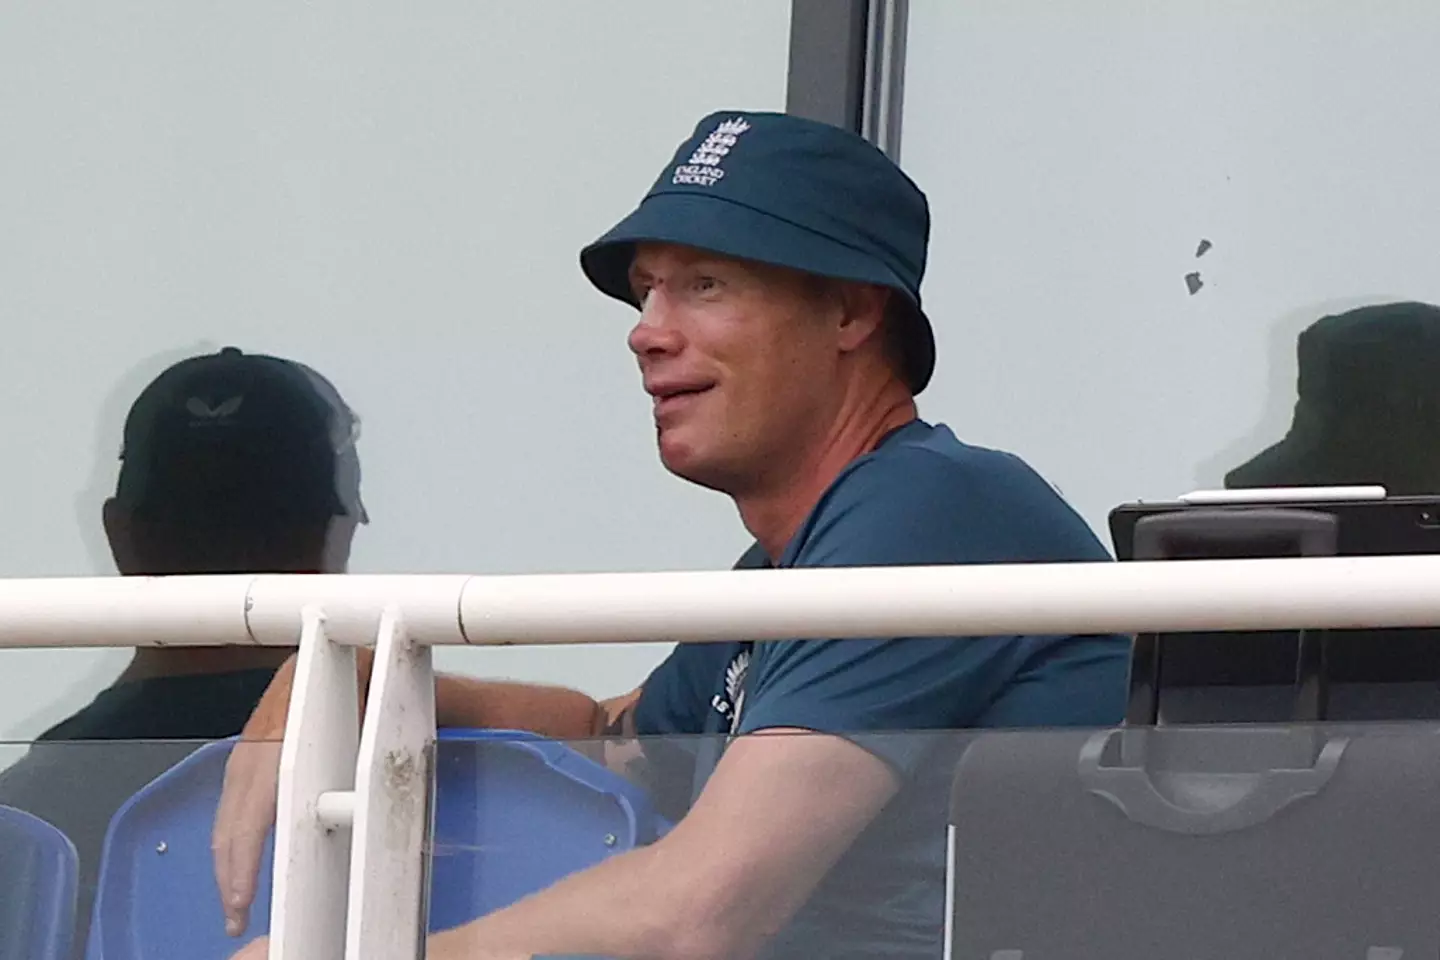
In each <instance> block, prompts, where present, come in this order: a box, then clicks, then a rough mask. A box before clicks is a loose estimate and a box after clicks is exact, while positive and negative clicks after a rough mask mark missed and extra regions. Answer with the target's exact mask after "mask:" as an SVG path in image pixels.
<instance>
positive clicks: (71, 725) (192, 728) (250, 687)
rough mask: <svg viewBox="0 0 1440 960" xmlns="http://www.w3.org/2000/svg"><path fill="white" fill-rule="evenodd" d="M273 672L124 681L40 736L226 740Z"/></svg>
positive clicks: (50, 738) (236, 730) (52, 738)
mask: <svg viewBox="0 0 1440 960" xmlns="http://www.w3.org/2000/svg"><path fill="white" fill-rule="evenodd" d="M273 676H274V671H273V670H269V669H261V670H236V671H230V672H226V673H198V674H186V675H179V676H158V677H147V678H141V679H134V680H126V681H122V682H119V683H116V684H114V685H112V686H110V687H107V688H106V689H104V690H102V691H100V693H99V694H97V695H96V697H95V699H94V700H92V701H91V702H90V703H89V704H87V705H86V706H84V707H82V708H81V709H80V710H77V711H76V712H75V713H74V714H72V715H70V716H69V717H67V718H66V719H64V720H62V721H60V722H59V723H58V724H56V725H55V726H53V727H51V728H50V729H49V730H47V731H45V733H43V734H41V735H40V737H39V738H38V739H39V740H40V741H42V742H54V741H65V740H219V739H223V738H225V737H229V736H233V735H234V734H237V733H239V732H240V728H241V727H242V726H244V723H245V720H246V718H247V717H249V715H250V712H251V711H252V710H254V708H255V704H256V703H257V702H258V701H259V699H260V696H261V694H263V693H264V692H265V687H266V686H267V685H268V684H269V682H270V679H271V678H272V677H273Z"/></svg>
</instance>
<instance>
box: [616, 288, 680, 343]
mask: <svg viewBox="0 0 1440 960" xmlns="http://www.w3.org/2000/svg"><path fill="white" fill-rule="evenodd" d="M675 320H676V318H675V315H674V311H673V310H672V309H671V307H670V305H669V304H668V303H667V302H666V298H665V294H664V293H663V292H662V291H660V290H651V291H650V293H649V294H648V295H647V296H646V297H645V303H644V305H643V306H642V307H641V308H640V319H639V320H638V321H637V322H636V324H635V326H634V328H633V329H631V331H630V336H629V338H628V343H629V344H630V350H631V352H632V353H634V354H635V356H637V357H641V358H644V357H647V356H649V357H655V356H663V355H673V354H676V353H679V352H680V348H681V346H682V345H683V344H684V338H683V337H682V336H681V333H680V329H679V325H678V324H677V323H676V322H675Z"/></svg>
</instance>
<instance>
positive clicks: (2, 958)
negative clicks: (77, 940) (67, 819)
mask: <svg viewBox="0 0 1440 960" xmlns="http://www.w3.org/2000/svg"><path fill="white" fill-rule="evenodd" d="M79 873H80V859H79V857H78V856H77V855H76V853H75V845H74V844H73V843H71V842H70V839H69V838H68V837H66V836H65V834H63V833H61V832H60V831H59V830H57V829H56V828H55V827H53V826H51V825H50V824H49V823H47V822H45V821H44V820H41V819H40V818H39V817H36V816H32V815H31V814H28V813H26V812H24V811H23V810H16V809H15V808H14V807H5V806H0V960H64V958H65V957H66V955H67V954H68V953H69V952H70V937H71V934H72V932H73V930H74V927H75V895H76V884H77V883H78V877H79Z"/></svg>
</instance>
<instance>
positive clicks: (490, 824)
mask: <svg viewBox="0 0 1440 960" xmlns="http://www.w3.org/2000/svg"><path fill="white" fill-rule="evenodd" d="M436 783H437V787H438V789H437V797H436V800H437V802H436V809H435V824H434V831H433V838H434V840H433V848H432V849H433V853H434V856H433V858H432V860H431V870H432V875H431V885H430V889H431V896H430V925H431V928H432V929H436V930H443V929H447V928H449V927H453V926H456V925H458V924H461V923H464V922H465V921H467V920H471V919H473V918H475V917H478V916H482V915H484V914H486V913H490V912H492V911H494V910H498V909H500V908H502V907H505V906H508V905H510V904H512V903H514V902H515V901H517V900H519V899H520V898H521V897H524V896H526V895H528V894H531V893H534V892H536V891H538V890H542V889H544V888H545V887H547V886H549V885H550V884H552V883H554V882H556V881H557V880H560V879H562V878H563V877H565V876H567V875H569V874H571V873H574V872H576V871H579V870H583V869H585V868H586V867H590V866H593V865H595V864H597V863H599V862H600V861H602V860H604V859H606V858H607V857H610V856H614V855H615V854H617V853H621V852H623V851H625V850H630V849H633V848H635V847H637V846H643V845H644V844H648V843H651V842H653V841H654V840H655V839H656V838H657V837H658V836H659V835H660V834H662V833H663V832H664V831H665V829H666V828H667V825H666V824H665V823H664V822H663V821H662V820H661V819H660V817H659V816H658V815H657V814H656V813H655V811H654V809H653V807H652V806H651V804H650V801H649V799H648V797H647V796H646V794H645V792H644V791H643V790H641V789H639V788H638V787H636V786H635V785H634V784H632V783H630V782H629V781H627V780H626V779H625V778H624V777H621V776H619V775H618V774H616V773H613V772H612V771H610V770H608V769H606V768H605V767H603V766H601V765H600V764H598V763H595V762H594V761H592V760H590V759H589V758H587V757H585V756H583V755H582V754H580V753H578V752H577V751H575V750H573V749H571V748H569V747H567V746H565V745H563V744H559V743H555V742H554V741H549V740H545V739H543V738H541V737H537V736H535V735H533V734H528V733H518V732H515V731H480V730H443V731H441V733H440V740H439V744H438V750H437V761H436Z"/></svg>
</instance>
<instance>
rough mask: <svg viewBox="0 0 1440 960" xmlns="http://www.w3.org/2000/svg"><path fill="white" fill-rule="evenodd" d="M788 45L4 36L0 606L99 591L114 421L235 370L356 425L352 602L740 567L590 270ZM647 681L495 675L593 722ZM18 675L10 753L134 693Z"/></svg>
mask: <svg viewBox="0 0 1440 960" xmlns="http://www.w3.org/2000/svg"><path fill="white" fill-rule="evenodd" d="M789 16H790V4H789V3H788V2H785V0H729V2H725V3H715V2H705V3H694V2H691V3H686V2H676V0H627V2H625V3H624V4H594V3H586V2H578V0H571V2H553V0H552V2H547V3H459V2H441V3H436V4H425V5H424V6H423V7H412V6H408V5H407V6H404V7H396V6H393V5H389V4H380V3H365V2H362V3H354V4H320V5H313V6H310V7H307V8H304V9H299V8H296V7H295V6H294V5H292V4H289V3H283V2H281V3H277V2H257V3H247V4H243V5H240V6H236V7H235V8H233V9H231V10H229V11H227V12H224V13H220V12H217V11H216V10H214V9H202V7H201V6H199V5H196V4H193V3H190V2H186V0H156V2H154V3H152V4H148V5H147V7H146V10H145V11H144V12H143V13H135V12H133V11H132V12H121V11H120V10H119V9H118V8H116V7H114V6H112V5H110V4H107V3H104V2H90V3H82V4H79V5H76V6H73V7H71V8H70V9H69V10H67V11H66V12H64V13H63V14H62V13H60V12H59V11H58V10H57V9H55V8H52V7H50V6H49V5H44V4H41V5H26V4H0V117H4V136H3V140H4V148H3V149H0V211H3V218H4V222H5V223H6V225H7V227H6V229H5V230H4V231H3V233H0V327H3V329H4V330H5V331H6V333H5V347H4V349H3V350H0V379H3V381H4V382H5V384H6V385H7V387H6V389H7V395H8V396H10V397H13V398H17V400H18V398H23V401H20V402H15V403H11V404H7V405H6V406H5V408H4V410H3V411H0V437H3V438H4V441H5V444H6V446H7V448H8V449H10V450H12V451H25V453H24V455H23V456H20V455H16V456H12V457H9V458H7V460H6V468H5V470H4V471H3V472H0V502H3V503H4V504H6V505H7V507H8V509H7V510H5V542H6V544H7V545H8V547H9V548H8V549H6V550H5V551H3V552H0V575H3V576H46V575H52V576H69V575H77V574H86V575H107V574H110V573H111V572H112V571H113V570H114V569H115V564H114V562H113V559H114V557H113V555H112V554H113V553H114V547H115V544H112V542H110V539H109V538H108V537H107V533H112V532H113V531H112V530H107V528H106V527H105V525H104V524H102V517H101V511H102V507H103V504H104V502H105V500H106V498H107V497H108V496H110V495H111V494H112V493H114V491H115V489H116V476H117V472H118V470H119V466H120V463H119V460H118V459H117V457H118V454H119V451H120V447H121V431H122V424H123V422H124V420H125V418H126V414H127V412H128V410H129V408H130V406H131V404H132V403H133V401H134V400H135V399H136V397H137V395H138V394H139V393H140V391H141V389H142V388H143V387H144V386H146V384H147V383H148V382H149V381H150V380H151V378H153V377H154V376H156V375H157V374H158V373H159V372H160V371H161V370H162V369H164V368H165V367H166V366H168V365H169V364H171V363H173V362H176V361H178V360H180V359H182V358H185V357H189V356H193V355H197V354H202V353H208V352H213V351H215V350H218V349H219V348H220V347H222V346H225V345H234V346H236V347H239V348H240V349H242V350H246V351H254V352H261V353H269V354H274V355H278V356H281V357H285V358H288V359H294V360H298V361H300V362H303V363H306V364H308V365H310V366H311V367H313V368H314V369H315V370H316V371H317V372H318V373H320V374H322V375H323V376H325V377H326V378H328V379H329V380H331V381H332V382H333V383H334V385H335V387H336V388H337V390H338V392H339V393H340V394H341V395H342V396H343V397H344V399H345V401H346V402H347V403H348V405H349V406H350V407H352V408H353V410H354V411H355V413H356V414H357V415H358V416H359V418H360V421H361V424H362V429H361V433H360V437H359V441H358V448H359V456H360V460H361V466H362V468H363V497H364V502H365V506H366V507H367V508H368V513H369V518H370V521H371V522H370V523H369V524H368V525H366V526H363V527H362V528H361V529H359V530H358V531H357V532H356V533H355V536H354V541H353V551H352V553H351V557H350V569H352V570H354V571H356V572H363V573H376V572H379V573H445V572H465V573H485V572H505V573H511V572H515V573H520V572H564V571H575V570H623V569H630V570H637V569H665V568H723V567H726V566H728V565H729V564H730V563H731V562H732V561H733V560H734V559H735V557H736V556H738V555H739V554H740V552H741V551H742V550H743V549H744V548H745V547H746V546H747V544H748V542H749V541H748V538H746V537H745V534H744V531H743V529H742V528H741V526H740V524H739V523H737V522H736V519H735V514H734V509H733V507H731V506H730V504H729V503H727V502H725V501H723V500H722V499H720V498H716V497H713V496H712V495H710V494H709V493H708V492H707V491H702V490H700V489H699V488H696V487H693V486H691V485H688V484H685V483H681V482H679V481H676V480H675V479H674V478H673V477H670V476H667V475H666V474H665V472H664V471H663V470H660V469H657V465H656V456H655V450H654V435H653V434H654V431H653V428H652V427H651V426H650V419H651V417H650V400H649V398H648V397H646V396H645V395H644V393H643V391H642V389H641V385H640V380H639V377H638V374H637V372H636V368H635V363H634V359H633V357H632V356H631V355H630V353H629V351H628V350H627V348H626V344H625V337H626V334H627V332H628V330H629V327H630V326H631V325H632V323H633V311H631V310H630V308H628V307H626V306H624V305H621V304H619V303H616V302H613V301H611V300H609V299H608V298H606V297H604V296H603V295H601V294H599V293H598V292H596V291H595V290H594V289H593V288H592V287H591V286H590V285H589V283H588V282H587V281H586V280H585V279H584V277H583V276H582V275H581V273H580V268H579V264H578V259H577V255H578V252H579V250H580V248H581V247H582V246H583V245H585V244H587V243H589V242H590V241H591V240H593V239H595V238H596V237H598V236H599V235H600V234H602V233H603V232H605V231H606V230H607V229H609V227H611V226H612V225H613V224H614V223H615V222H616V221H617V220H618V219H619V218H620V217H621V216H622V215H624V214H625V213H626V212H628V211H629V209H631V208H632V207H633V206H634V205H635V204H636V203H638V201H639V200H640V198H641V196H642V195H643V194H644V192H645V190H646V189H647V188H648V187H649V186H650V184H651V183H652V182H653V181H654V180H655V178H656V177H657V175H658V174H659V173H660V171H661V169H662V168H663V167H664V166H665V164H666V162H667V161H668V160H669V158H670V155H671V152H672V151H673V150H674V148H675V146H676V144H678V143H680V142H681V141H682V140H683V139H685V138H686V137H687V136H688V135H689V133H690V131H691V130H692V128H693V126H694V124H695V123H696V122H698V121H699V119H700V118H701V117H703V116H705V115H706V114H708V113H710V112H711V111H714V110H722V109H727V108H730V107H736V108H743V109H783V105H784V102H785V77H786V66H787V54H788V49H789V43H788V41H789ZM201 399H202V401H203V400H204V398H201ZM225 399H228V397H226V398H214V401H213V402H214V403H215V406H213V407H210V406H207V407H205V408H202V409H209V410H212V411H220V410H221V404H223V402H224V400H225ZM577 464H583V465H584V467H583V468H582V469H583V470H584V475H585V482H584V483H576V482H575V476H576V468H577ZM637 517H644V518H645V522H644V523H639V524H637V523H636V522H635V518H637ZM677 529H685V530H687V531H689V532H690V533H691V535H690V536H687V537H683V538H680V537H676V536H674V531H675V530H677ZM124 545H125V544H124V543H123V542H122V543H121V544H120V545H119V546H120V548H122V551H123V547H124ZM291 559H292V560H293V559H294V558H291ZM329 559H330V560H332V561H333V559H334V558H333V556H332V557H330V558H329ZM294 567H295V564H291V565H290V566H287V567H286V569H292V568H294ZM273 568H274V567H273V565H262V566H261V569H273ZM301 568H303V565H301ZM666 652H667V647H666V646H665V645H663V644H657V645H649V646H645V647H628V648H621V649H613V650H612V649H607V650H603V651H596V650H594V648H590V649H584V648H576V649H567V650H566V651H565V653H564V655H562V656H556V655H555V652H554V651H549V650H547V651H536V650H532V649H514V650H506V651H493V652H490V653H489V654H487V660H486V667H487V669H489V670H494V671H498V672H500V673H502V674H504V675H507V676H512V677H517V678H530V679H536V680H543V681H548V682H554V683H565V684H569V685H572V686H577V687H579V688H581V689H584V690H587V691H589V692H592V693H594V694H595V695H597V696H610V695H613V694H615V693H618V692H622V691H623V690H625V689H627V688H628V686H633V685H634V684H635V683H636V682H638V679H639V678H640V677H643V676H644V675H645V673H646V672H647V671H648V669H649V668H650V667H652V666H653V665H654V664H655V663H657V662H658V661H659V660H660V659H661V658H662V657H663V656H664V654H665V653H666ZM3 656H4V657H5V659H4V660H0V737H8V738H12V739H31V738H34V737H37V736H39V735H40V733H41V732H42V731H43V730H45V729H46V728H47V727H48V726H49V725H50V724H52V723H54V722H56V721H58V720H60V719H62V718H63V717H65V716H66V715H67V714H69V713H70V712H71V711H73V710H74V709H76V708H77V707H80V706H82V705H83V704H85V703H86V702H87V701H88V700H89V698H90V697H92V696H93V695H94V694H95V692H96V691H97V690H99V689H101V688H102V687H103V686H104V685H105V684H106V683H108V682H109V680H110V679H111V678H113V677H114V676H115V675H116V674H117V673H119V672H120V670H122V669H123V668H124V663H125V654H124V652H122V651H117V650H106V651H94V650H83V651H65V652H57V651H48V650H46V651H25V652H23V653H6V654H3ZM437 660H438V661H439V663H440V664H441V666H443V667H444V668H446V669H449V670H460V671H465V670H468V669H473V668H474V664H475V655H474V653H473V651H451V650H445V651H440V652H439V653H438V655H437ZM627 685H628V686H627Z"/></svg>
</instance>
